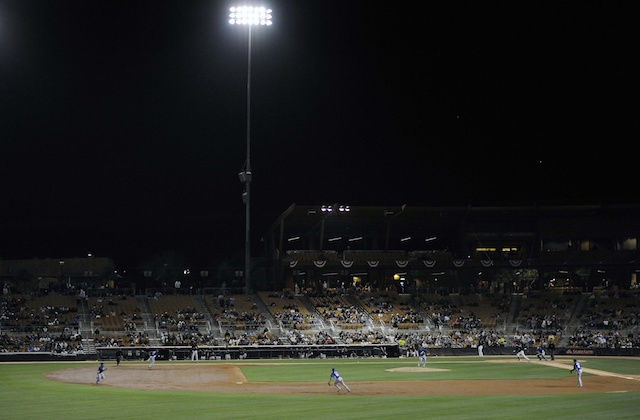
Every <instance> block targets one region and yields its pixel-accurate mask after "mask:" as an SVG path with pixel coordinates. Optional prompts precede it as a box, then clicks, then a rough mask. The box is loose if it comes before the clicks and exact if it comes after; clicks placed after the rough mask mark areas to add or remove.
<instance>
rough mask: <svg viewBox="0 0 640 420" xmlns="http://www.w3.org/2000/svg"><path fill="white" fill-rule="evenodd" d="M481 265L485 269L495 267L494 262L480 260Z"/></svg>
mask: <svg viewBox="0 0 640 420" xmlns="http://www.w3.org/2000/svg"><path fill="white" fill-rule="evenodd" d="M480 263H481V264H482V266H483V267H491V266H492V265H493V260H480Z"/></svg>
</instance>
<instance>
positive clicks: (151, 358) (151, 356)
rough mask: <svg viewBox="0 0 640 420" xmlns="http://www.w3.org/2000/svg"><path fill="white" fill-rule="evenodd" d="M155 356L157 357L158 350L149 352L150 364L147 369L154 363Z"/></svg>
mask: <svg viewBox="0 0 640 420" xmlns="http://www.w3.org/2000/svg"><path fill="white" fill-rule="evenodd" d="M157 355H158V350H154V351H152V352H151V354H149V360H150V361H151V363H149V369H151V368H152V367H153V364H154V363H155V362H156V356H157Z"/></svg>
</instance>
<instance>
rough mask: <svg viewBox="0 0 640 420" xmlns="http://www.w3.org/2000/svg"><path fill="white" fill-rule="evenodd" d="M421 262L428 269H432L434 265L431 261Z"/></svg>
mask: <svg viewBox="0 0 640 420" xmlns="http://www.w3.org/2000/svg"><path fill="white" fill-rule="evenodd" d="M422 262H423V263H424V265H425V267H429V268H432V267H434V266H435V265H436V262H435V261H431V260H429V261H427V260H424V261H422Z"/></svg>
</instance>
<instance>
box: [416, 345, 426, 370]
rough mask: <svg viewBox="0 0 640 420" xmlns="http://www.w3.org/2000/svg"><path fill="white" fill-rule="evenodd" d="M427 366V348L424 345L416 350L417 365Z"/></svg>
mask: <svg viewBox="0 0 640 420" xmlns="http://www.w3.org/2000/svg"><path fill="white" fill-rule="evenodd" d="M420 365H422V367H427V350H426V349H425V348H424V347H420V351H419V352H418V367H420Z"/></svg>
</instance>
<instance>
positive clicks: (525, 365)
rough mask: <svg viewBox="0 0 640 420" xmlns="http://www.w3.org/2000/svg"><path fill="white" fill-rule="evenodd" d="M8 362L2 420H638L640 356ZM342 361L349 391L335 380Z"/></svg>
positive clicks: (0, 370)
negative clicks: (421, 364)
mask: <svg viewBox="0 0 640 420" xmlns="http://www.w3.org/2000/svg"><path fill="white" fill-rule="evenodd" d="M578 360H579V361H580V362H581V363H582V367H583V382H584V386H583V387H582V388H578V385H577V380H576V377H575V374H572V373H570V372H569V370H570V369H571V367H572V360H571V358H567V357H560V358H556V360H555V361H547V362H544V361H542V362H541V361H538V360H537V359H535V358H533V359H532V360H531V362H526V361H521V362H519V361H518V360H517V359H516V358H515V356H511V357H507V356H495V357H484V358H479V357H430V358H429V359H428V362H427V367H426V368H417V367H416V365H417V359H411V358H400V359H339V360H338V359H335V360H315V359H307V360H245V361H200V362H189V361H181V362H168V361H157V362H156V364H155V365H154V367H153V369H151V370H149V369H148V368H147V364H146V363H144V362H139V361H136V362H133V361H131V362H130V361H124V362H122V363H121V364H120V366H116V364H115V362H111V361H107V362H106V363H105V365H106V367H107V370H106V372H105V379H104V380H102V381H100V384H98V385H96V371H97V368H98V365H99V363H97V362H78V363H69V362H60V363H48V362H40V363H1V364H0V407H1V409H0V410H1V414H0V416H1V418H3V419H43V418H44V419H68V420H72V419H92V420H93V419H103V418H104V419H114V418H120V419H157V418H166V419H183V418H184V419H211V418H225V419H228V418H278V419H283V418H304V419H315V418H330V417H332V418H394V417H406V418H426V417H429V418H448V419H449V418H465V419H469V418H494V419H495V418H517V417H520V418H523V417H526V418H533V417H534V416H535V417H539V418H544V417H547V418H548V417H552V418H600V417H603V416H604V417H605V418H616V419H622V418H637V417H638V413H639V412H640V359H634V358H619V357H618V358H614V357H579V358H578ZM332 367H335V368H336V369H337V370H338V371H339V372H340V374H341V375H342V377H343V378H344V381H345V382H346V384H347V385H348V386H349V387H350V388H351V391H352V392H350V393H347V392H345V391H344V389H343V391H342V392H337V390H336V388H335V387H334V386H333V383H331V385H329V384H328V381H329V375H330V373H331V368H332Z"/></svg>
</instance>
